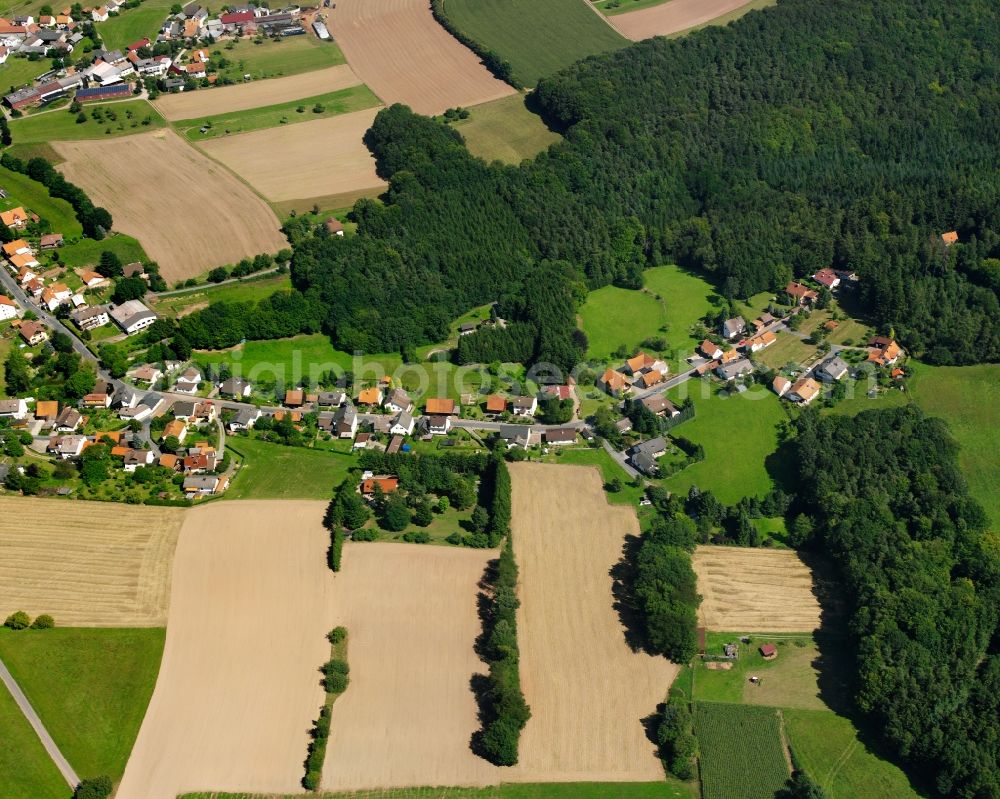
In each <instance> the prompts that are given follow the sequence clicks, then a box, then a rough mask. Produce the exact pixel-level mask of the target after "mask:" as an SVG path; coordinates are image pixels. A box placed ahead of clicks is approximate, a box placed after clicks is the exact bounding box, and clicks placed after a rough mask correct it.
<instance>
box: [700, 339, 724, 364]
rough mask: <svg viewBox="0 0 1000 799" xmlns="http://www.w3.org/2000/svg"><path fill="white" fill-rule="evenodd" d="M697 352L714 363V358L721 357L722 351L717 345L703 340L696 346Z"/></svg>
mask: <svg viewBox="0 0 1000 799" xmlns="http://www.w3.org/2000/svg"><path fill="white" fill-rule="evenodd" d="M698 352H700V353H701V354H702V355H703V356H704V357H706V358H708V360H710V361H714V360H715V359H716V358H721V357H722V353H723V349H722V347H720V346H719V345H718V344H716V343H714V342H712V341H709V340H708V339H705V340H704V341H703V342H701V344H699V345H698Z"/></svg>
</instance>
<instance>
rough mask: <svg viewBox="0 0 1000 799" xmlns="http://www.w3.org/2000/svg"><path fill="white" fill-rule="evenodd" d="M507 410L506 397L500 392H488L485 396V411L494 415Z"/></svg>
mask: <svg viewBox="0 0 1000 799" xmlns="http://www.w3.org/2000/svg"><path fill="white" fill-rule="evenodd" d="M506 410H507V398H506V397H504V396H502V395H500V394H490V396H488V397H487V398H486V413H489V414H492V415H493V416H496V415H498V414H501V413H503V412H504V411H506Z"/></svg>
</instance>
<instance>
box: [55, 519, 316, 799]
mask: <svg viewBox="0 0 1000 799" xmlns="http://www.w3.org/2000/svg"><path fill="white" fill-rule="evenodd" d="M73 504H74V505H75V504H76V503H73ZM325 508H326V503H325V502H267V501H247V502H221V503H215V504H212V505H206V506H205V507H201V508H195V509H194V510H189V511H187V512H186V515H185V521H184V527H183V529H182V530H181V535H180V540H179V542H178V545H177V554H176V558H175V562H174V575H173V588H172V595H171V601H170V623H169V624H168V626H167V640H166V645H165V648H164V651H163V662H162V664H161V666H160V675H159V678H158V680H157V683H156V689H155V690H154V692H153V698H152V699H151V701H150V704H149V708H148V710H147V711H146V717H145V719H144V720H143V722H142V727H141V729H140V730H139V737H138V739H137V740H136V743H135V747H134V748H133V750H132V756H131V758H130V759H129V762H128V766H127V767H126V769H125V776H124V777H123V779H122V782H121V785H120V787H119V789H118V793H117V799H174V798H175V797H176V796H177V795H178V794H179V793H184V792H186V791H193V790H200V789H212V790H227V791H253V792H261V793H271V792H274V793H297V792H298V791H299V790H300V789H301V786H300V784H299V781H300V780H301V779H302V761H303V758H304V757H305V753H306V746H307V743H308V737H309V736H308V731H309V727H310V725H311V723H312V720H313V719H314V718H315V717H316V715H317V713H318V711H319V708H320V706H321V705H322V703H323V698H324V693H323V689H322V686H321V685H320V682H319V680H320V675H319V672H318V669H319V667H320V666H321V665H322V664H323V663H324V662H325V661H326V660H327V659H328V658H329V657H330V645H329V644H328V643H327V641H326V638H325V635H326V633H327V631H328V630H329V629H330V627H331V626H332V625H331V624H330V613H329V608H330V601H329V599H330V593H329V592H330V588H331V587H332V582H333V578H332V575H331V572H330V571H329V570H328V569H327V566H326V548H327V545H328V542H329V536H328V534H327V532H326V530H324V528H323V526H322V519H323V512H324V510H325ZM157 510H158V511H162V509H157Z"/></svg>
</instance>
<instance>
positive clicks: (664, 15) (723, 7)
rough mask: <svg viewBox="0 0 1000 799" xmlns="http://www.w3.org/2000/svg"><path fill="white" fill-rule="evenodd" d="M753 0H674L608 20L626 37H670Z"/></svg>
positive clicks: (638, 38) (639, 38)
mask: <svg viewBox="0 0 1000 799" xmlns="http://www.w3.org/2000/svg"><path fill="white" fill-rule="evenodd" d="M749 2H751V0H670V2H667V3H661V4H660V5H658V6H650V7H649V8H640V9H639V10H638V11H629V12H627V13H625V14H615V15H613V16H610V17H608V18H607V19H608V22H610V23H611V25H612V27H614V28H615V30H617V31H618V32H619V33H620V34H621V35H622V36H624V37H625V38H626V39H631V40H632V41H633V42H639V41H642V40H643V39H649V38H650V37H652V36H669V35H670V34H672V33H680V32H681V31H686V30H688V29H690V28H696V27H698V26H699V25H704V24H705V23H707V22H711V21H712V20H713V19H716V18H717V17H721V16H723V15H725V14H731V13H732V12H734V11H736V10H737V9H739V8H742V7H743V6H745V5H747V4H748V3H749Z"/></svg>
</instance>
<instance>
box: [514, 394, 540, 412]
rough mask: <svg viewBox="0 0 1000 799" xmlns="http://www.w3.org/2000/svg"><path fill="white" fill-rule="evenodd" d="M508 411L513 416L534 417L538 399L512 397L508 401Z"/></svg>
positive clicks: (532, 397) (533, 397)
mask: <svg viewBox="0 0 1000 799" xmlns="http://www.w3.org/2000/svg"><path fill="white" fill-rule="evenodd" d="M510 409H511V412H512V413H513V414H514V415H515V416H534V415H535V412H536V411H537V410H538V398H537V397H535V396H531V397H514V398H513V399H511V401H510Z"/></svg>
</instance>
